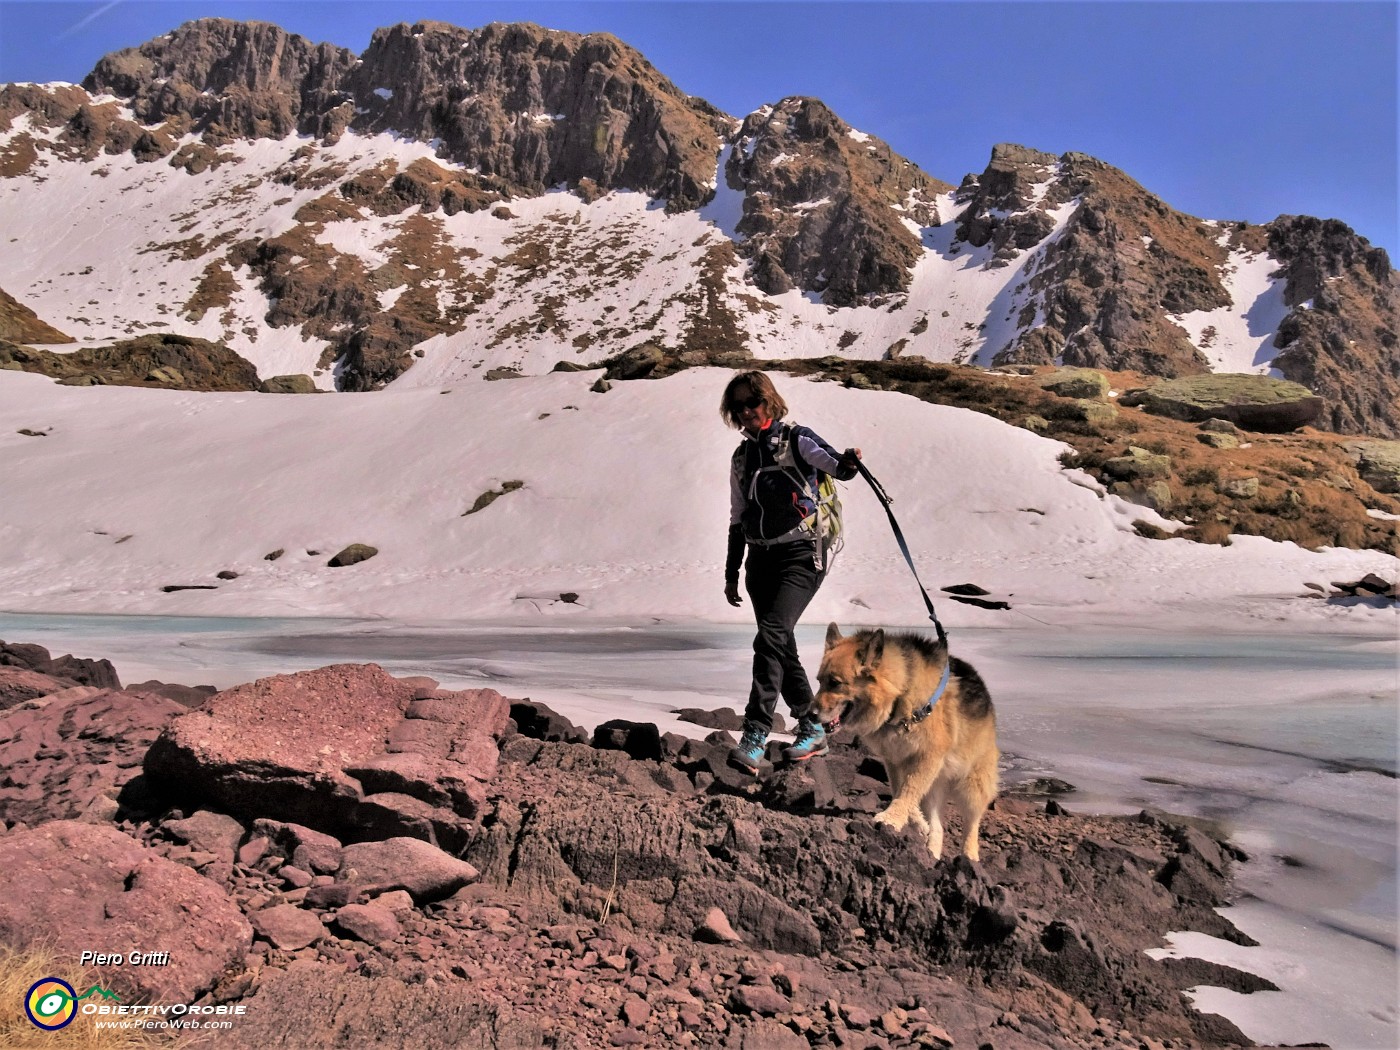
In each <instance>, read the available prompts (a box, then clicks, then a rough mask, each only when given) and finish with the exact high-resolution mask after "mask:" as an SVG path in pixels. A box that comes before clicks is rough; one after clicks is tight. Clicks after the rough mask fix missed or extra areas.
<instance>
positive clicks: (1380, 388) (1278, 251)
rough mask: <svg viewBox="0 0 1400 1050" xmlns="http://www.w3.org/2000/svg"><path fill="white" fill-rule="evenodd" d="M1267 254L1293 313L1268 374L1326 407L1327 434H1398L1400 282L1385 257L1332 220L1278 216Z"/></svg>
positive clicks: (1279, 338)
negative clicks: (1308, 393) (1363, 379)
mask: <svg viewBox="0 0 1400 1050" xmlns="http://www.w3.org/2000/svg"><path fill="white" fill-rule="evenodd" d="M1268 250H1269V254H1270V255H1271V256H1273V257H1274V258H1275V259H1277V260H1279V262H1280V263H1281V264H1282V265H1281V268H1280V270H1279V273H1280V275H1281V276H1282V277H1283V278H1284V279H1285V281H1286V283H1285V285H1284V293H1283V294H1284V301H1285V302H1286V303H1287V304H1288V305H1289V306H1290V307H1292V310H1291V312H1290V313H1289V314H1288V316H1287V317H1285V318H1284V320H1283V323H1282V324H1281V325H1279V331H1278V335H1277V336H1276V337H1275V344H1276V345H1277V346H1278V347H1279V348H1280V350H1281V353H1280V354H1279V355H1278V357H1277V358H1275V359H1274V367H1276V368H1278V369H1279V370H1280V371H1281V372H1282V373H1283V374H1284V375H1285V376H1287V377H1288V378H1289V379H1291V380H1293V381H1294V382H1297V383H1302V384H1303V385H1304V386H1306V387H1308V388H1309V389H1310V390H1312V391H1314V392H1315V393H1318V394H1321V395H1322V396H1323V397H1325V398H1326V399H1327V402H1328V414H1329V416H1330V418H1329V419H1328V420H1327V425H1328V426H1329V427H1330V428H1331V429H1333V430H1337V431H1340V432H1342V433H1348V432H1361V433H1368V432H1369V433H1395V432H1396V431H1397V430H1400V337H1398V336H1397V333H1400V276H1397V274H1396V272H1395V271H1394V270H1393V269H1391V267H1390V256H1389V255H1388V254H1387V253H1386V251H1385V249H1383V248H1373V247H1372V246H1371V244H1370V242H1369V241H1367V240H1366V239H1365V238H1364V237H1359V236H1357V235H1356V233H1355V232H1354V231H1353V230H1352V229H1351V228H1350V227H1349V226H1347V225H1346V224H1345V223H1341V222H1338V221H1337V220H1335V219H1315V218H1312V217H1311V216H1306V215H1280V216H1279V217H1278V218H1277V219H1275V220H1274V221H1273V222H1271V223H1270V224H1269V226H1268ZM1357 375H1364V376H1366V377H1367V382H1366V383H1365V384H1361V385H1358V384H1357V382H1356V377H1357Z"/></svg>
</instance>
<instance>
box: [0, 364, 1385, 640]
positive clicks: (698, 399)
mask: <svg viewBox="0 0 1400 1050" xmlns="http://www.w3.org/2000/svg"><path fill="white" fill-rule="evenodd" d="M727 375H728V373H726V372H723V371H719V370H715V369H693V370H689V371H686V372H683V373H681V374H679V375H676V376H673V377H671V378H668V379H664V380H657V381H651V382H632V383H620V384H616V385H615V386H614V387H613V389H612V390H611V391H610V392H608V393H606V394H597V393H593V392H591V391H590V390H589V387H590V385H591V384H592V381H593V378H594V376H593V375H591V374H589V373H587V372H584V373H556V374H552V375H545V376H540V377H534V378H525V379H516V380H508V381H501V382H495V383H486V382H473V383H468V384H464V385H462V386H460V387H458V388H456V389H453V390H451V391H450V392H447V393H443V392H440V391H439V390H437V389H411V388H404V389H396V388H393V389H390V390H387V391H384V392H382V393H379V394H373V395H364V396H359V397H349V396H328V397H315V396H303V397H276V396H268V395H257V394H216V393H204V394H192V393H183V392H171V391H156V390H140V389H131V388H116V387H110V388H89V389H75V388H69V387H61V386H57V385H55V384H54V383H52V382H51V381H50V380H48V379H46V378H43V377H39V376H34V375H28V374H24V373H18V372H5V371H0V461H3V462H4V463H5V476H4V499H3V501H0V550H3V551H4V552H5V556H4V558H3V559H0V595H3V596H4V598H3V601H0V605H2V606H3V607H5V608H8V609H11V610H48V611H82V612H97V611H107V612H143V613H198V614H219V615H239V614H261V615H299V614H308V615H309V614H327V615H361V616H381V615H382V616H393V617H398V618H406V619H420V620H422V619H449V618H450V619H511V618H525V619H534V618H537V617H541V616H544V617H550V618H554V619H559V620H573V619H578V620H591V621H597V620H600V619H601V620H614V621H615V620H626V621H629V622H639V621H642V622H644V621H646V620H648V619H653V618H654V619H661V620H685V619H704V620H716V621H744V620H746V619H747V618H748V616H749V613H748V610H747V609H740V610H733V609H730V608H729V606H727V605H726V604H725V602H724V599H723V595H722V564H723V558H724V536H725V531H726V525H727V497H726V495H725V493H726V470H727V463H728V455H729V452H730V450H731V449H732V448H733V445H734V443H735V440H736V437H735V435H734V434H733V432H731V431H728V430H726V429H725V428H724V427H723V426H722V425H721V423H720V421H719V418H718V413H717V407H718V400H719V395H720V391H721V389H722V387H723V384H724V381H725V379H726V377H727ZM783 389H784V391H785V393H786V395H787V396H788V399H789V402H790V404H791V405H792V408H793V418H795V419H797V420H798V421H800V422H803V423H806V424H808V425H810V426H813V427H814V428H815V429H816V430H817V431H818V432H819V433H821V434H822V435H823V436H824V437H826V438H827V440H829V441H831V442H832V443H833V444H835V445H837V446H838V447H844V446H848V445H858V446H860V447H861V448H862V449H863V451H864V455H865V461H866V463H867V464H868V465H869V467H870V468H871V469H872V471H873V472H874V473H875V474H876V476H877V477H879V478H880V479H881V480H882V481H883V482H884V484H885V485H886V487H887V488H888V490H889V491H890V493H891V494H892V495H893V496H894V498H895V500H896V503H895V511H896V513H897V515H898V517H899V520H900V522H901V524H902V526H903V528H904V530H905V533H906V535H907V536H908V538H909V541H910V544H911V547H912V549H913V552H914V556H915V559H916V561H917V563H918V566H919V570H920V574H921V576H922V577H923V579H924V580H925V582H926V583H928V584H929V585H930V586H931V587H935V588H936V587H939V586H946V585H951V584H958V583H967V582H972V583H977V584H979V585H981V586H982V587H985V588H986V589H988V590H989V591H991V592H992V595H993V596H994V597H997V598H1005V599H1006V600H1008V601H1009V602H1010V603H1011V605H1012V609H1011V610H1010V611H996V612H993V611H984V610H979V609H972V608H968V607H966V606H962V605H957V604H954V603H952V602H950V601H948V600H946V599H945V600H943V601H941V602H940V609H941V611H942V613H943V614H944V616H945V618H946V619H947V620H948V621H949V622H950V623H952V624H959V623H973V624H980V625H988V626H997V625H1005V626H1012V625H1016V624H1027V623H1029V622H1030V621H1029V620H1026V619H1024V617H1033V618H1034V619H1035V620H1037V621H1043V622H1047V623H1052V624H1055V623H1058V624H1068V623H1072V622H1082V621H1085V620H1089V621H1102V620H1105V619H1112V620H1113V621H1114V622H1120V623H1121V622H1124V621H1132V620H1133V619H1134V618H1136V617H1150V618H1151V621H1152V622H1154V623H1162V622H1168V621H1170V620H1171V618H1172V617H1173V616H1175V615H1178V614H1179V615H1181V616H1183V617H1188V618H1190V620H1191V622H1193V623H1195V624H1198V625H1199V624H1201V623H1212V622H1219V623H1230V622H1233V621H1235V620H1237V619H1238V618H1241V617H1247V618H1262V619H1265V620H1272V619H1274V618H1276V617H1302V618H1305V619H1308V620H1310V621H1314V622H1318V623H1325V622H1328V621H1335V622H1336V623H1338V624H1344V623H1356V622H1357V621H1356V620H1355V619H1351V618H1354V617H1362V618H1365V617H1381V616H1390V615H1393V614H1391V613H1388V612H1382V611H1380V610H1372V609H1366V608H1343V607H1341V606H1334V605H1329V604H1328V603H1326V602H1324V601H1322V600H1319V599H1303V598H1299V597H1297V596H1298V595H1299V594H1300V593H1303V584H1304V583H1305V582H1309V581H1313V582H1322V583H1326V582H1329V581H1330V580H1335V579H1355V578H1359V577H1360V576H1361V575H1364V574H1365V573H1366V572H1379V573H1382V574H1385V575H1386V576H1387V577H1393V576H1394V575H1395V573H1396V570H1397V564H1396V559H1394V558H1392V557H1390V556H1388V555H1384V554H1380V553H1378V552H1374V551H1365V552H1355V551H1345V550H1333V551H1327V552H1323V553H1310V552H1307V551H1304V550H1302V549H1300V548H1297V547H1295V546H1293V545H1291V544H1278V543H1273V542H1270V541H1266V540H1262V539H1255V538H1249V537H1237V538H1236V540H1235V542H1234V543H1233V545H1231V546H1230V547H1226V548H1222V547H1216V546H1208V545H1202V544H1194V543H1189V542H1187V541H1185V540H1165V541H1162V540H1147V539H1143V538H1141V537H1139V536H1138V535H1136V534H1135V533H1134V532H1133V530H1132V522H1133V520H1134V519H1135V518H1140V517H1147V518H1149V519H1151V520H1154V521H1158V522H1161V519H1156V518H1155V517H1154V516H1153V515H1152V514H1151V512H1149V511H1146V510H1144V509H1143V508H1141V507H1135V506H1132V505H1130V504H1127V503H1124V502H1122V501H1120V500H1118V499H1117V498H1116V497H1105V496H1104V495H1103V494H1102V493H1101V492H1100V491H1097V487H1096V486H1095V484H1094V483H1092V482H1090V481H1088V480H1087V479H1086V478H1085V476H1084V475H1082V474H1078V473H1076V472H1066V471H1065V470H1064V469H1063V468H1061V467H1060V465H1059V464H1058V461H1057V457H1058V455H1059V453H1060V452H1061V451H1062V446H1060V445H1058V444H1057V443H1055V442H1052V441H1048V440H1045V439H1043V438H1039V437H1037V436H1035V435H1033V434H1031V433H1029V432H1027V431H1025V430H1021V429H1018V428H1015V427H1011V426H1008V425H1006V424H1003V423H1000V422H997V421H996V420H993V419H991V418H989V417H986V416H983V415H980V414H977V413H973V412H968V411H964V410H958V409H951V408H944V407H940V406H934V405H929V404H925V403H923V402H920V401H916V400H914V399H912V398H907V397H903V396H901V395H898V394H893V393H887V392H880V391H862V390H852V389H846V388H844V387H840V386H837V385H835V384H822V383H815V382H806V381H799V380H787V381H785V382H784V383H783ZM21 429H28V430H32V431H36V432H40V431H42V432H44V433H45V436H42V437H35V436H25V435H22V434H19V433H18V431H19V430H21ZM507 482H522V483H523V485H521V486H520V487H518V488H514V487H511V486H507V484H506V483H507ZM508 488H511V489H512V490H510V491H506V490H507V489H508ZM486 492H500V493H502V494H501V495H500V496H499V497H498V498H497V499H496V500H495V501H494V502H492V503H491V504H490V505H489V506H486V507H485V508H484V509H482V510H479V511H477V512H476V513H471V514H466V513H465V512H467V511H468V510H470V509H471V508H472V507H473V505H474V504H475V503H476V501H477V499H478V497H479V496H481V495H482V494H483V493H486ZM844 493H845V496H844V500H845V505H846V519H847V527H848V533H849V536H850V539H849V541H848V547H847V550H846V551H845V552H843V554H842V555H841V556H840V558H839V559H838V562H837V566H836V569H835V571H834V573H833V575H832V577H831V578H830V579H829V580H828V582H827V584H826V585H825V586H824V587H823V589H822V591H821V592H820V594H819V595H818V597H817V599H816V601H815V603H814V605H813V606H812V608H811V609H810V610H809V612H808V614H807V618H808V619H809V620H812V621H816V622H820V621H821V620H823V619H835V620H839V621H841V622H842V623H886V624H900V623H905V624H917V623H919V622H921V621H922V620H923V619H924V613H923V607H922V603H921V601H920V599H919V597H918V592H917V590H916V589H915V586H914V583H913V580H912V577H910V575H909V574H908V570H907V568H906V567H905V565H904V563H903V561H902V559H901V558H900V556H899V553H898V549H897V548H896V546H895V544H894V541H893V538H892V536H891V534H890V532H889V529H888V525H887V523H886V521H885V517H884V514H883V511H882V510H881V509H880V506H879V504H878V503H877V502H876V501H875V499H874V497H873V496H872V495H871V493H870V492H869V490H868V489H867V488H866V487H865V486H864V485H862V484H860V483H858V482H857V483H851V484H848V485H847V486H845V489H844ZM351 543H366V544H370V545H372V546H374V547H376V548H378V550H379V554H378V555H377V556H376V557H374V558H372V559H370V560H369V561H366V562H362V563H360V564H358V565H354V566H349V567H343V568H330V567H328V566H327V564H326V563H327V561H329V560H330V558H331V556H332V555H334V554H336V553H337V552H338V551H339V550H340V549H341V548H342V547H344V546H346V545H348V544H351ZM277 550H282V551H284V552H285V553H284V554H283V555H282V556H281V557H279V558H277V559H276V560H273V561H269V560H265V556H266V555H268V554H270V553H272V552H274V551H277ZM311 551H316V552H318V553H316V554H312V553H310V552H311ZM220 572H233V573H237V574H238V576H237V578H236V579H228V580H221V579H219V578H218V574H219V573H220ZM167 586H202V587H216V588H217V589H215V590H182V591H175V592H171V593H166V592H164V591H163V590H162V588H164V587H167ZM561 594H573V595H576V596H577V598H576V600H561V599H560V595H561Z"/></svg>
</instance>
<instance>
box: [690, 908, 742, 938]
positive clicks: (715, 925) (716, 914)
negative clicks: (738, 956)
mask: <svg viewBox="0 0 1400 1050" xmlns="http://www.w3.org/2000/svg"><path fill="white" fill-rule="evenodd" d="M695 939H696V940H697V941H704V942H705V943H706V944H736V943H738V942H740V941H742V940H743V938H742V937H740V936H739V935H738V934H737V933H735V932H734V927H733V926H731V925H730V924H729V916H727V915H725V914H724V912H723V911H721V910H720V909H719V908H711V909H710V910H709V911H707V912H706V913H705V917H704V918H703V919H702V920H701V921H700V925H699V926H697V927H696V928H695Z"/></svg>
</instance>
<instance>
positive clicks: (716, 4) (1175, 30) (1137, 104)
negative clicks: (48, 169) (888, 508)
mask: <svg viewBox="0 0 1400 1050" xmlns="http://www.w3.org/2000/svg"><path fill="white" fill-rule="evenodd" d="M209 16H219V17H225V18H239V19H257V20H263V21H269V22H275V23H277V24H278V25H281V26H282V27H284V28H286V29H288V30H290V31H292V32H296V33H300V34H302V35H303V36H306V37H309V38H311V39H312V40H314V41H317V42H320V41H329V42H331V43H335V44H339V45H341V46H343V47H348V48H351V49H352V50H354V51H356V52H360V51H363V50H364V48H365V47H366V45H367V44H368V42H369V38H370V34H371V33H372V32H373V30H374V29H375V28H376V27H378V26H383V25H391V24H394V23H396V22H405V21H416V20H419V19H438V20H441V21H445V22H452V23H454V24H456V25H460V26H467V27H473V26H479V25H484V24H485V23H487V22H492V21H505V22H510V21H531V22H537V23H539V24H541V25H546V26H550V27H552V28H556V29H567V30H573V31H576V32H592V31H606V32H611V33H614V34H615V35H617V36H618V37H620V38H622V39H623V40H624V41H626V42H627V43H629V44H631V45H632V46H634V47H636V48H637V49H638V50H640V51H641V52H642V53H643V54H645V55H646V56H647V58H649V59H650V60H651V62H652V63H653V64H654V65H655V66H656V67H657V68H658V69H659V70H661V72H662V73H663V74H665V75H666V76H668V77H670V78H671V80H673V81H674V82H675V83H676V84H677V85H678V86H679V87H680V88H681V89H682V90H685V91H687V92H689V93H691V94H694V95H699V96H701V97H703V98H706V99H708V100H709V101H711V102H713V103H714V104H715V105H717V106H719V107H720V108H721V109H723V110H725V111H726V112H728V113H731V114H734V115H735V116H743V115H744V114H746V113H748V112H750V111H752V110H754V109H756V108H758V107H759V106H760V105H763V104H764V103H767V102H774V101H776V100H778V99H779V98H782V97H783V96H785V95H794V94H804V95H814V96H816V97H818V98H820V99H822V100H823V101H824V102H826V103H827V104H828V105H829V106H831V108H832V109H833V110H835V111H836V113H837V114H838V115H840V116H841V117H842V118H843V119H845V120H846V121H847V122H849V123H850V124H852V125H854V126H855V127H857V128H859V129H860V130H862V131H866V132H869V133H871V134H874V135H878V136H879V137H880V138H883V139H885V140H886V141H887V142H889V143H890V145H891V146H892V147H893V148H894V149H895V150H897V151H898V152H900V153H902V154H904V155H905V156H907V157H909V158H910V159H911V160H913V161H914V162H915V163H917V164H918V165H919V166H920V167H921V168H923V169H924V170H925V171H927V172H928V173H929V174H931V175H934V176H936V177H938V178H941V179H945V180H947V181H949V182H954V183H956V182H957V181H959V180H960V179H961V178H962V176H963V175H964V174H966V173H967V172H970V171H981V170H982V169H983V168H984V167H985V166H986V163H987V158H988V156H989V154H990V151H991V148H992V146H993V145H994V144H996V143H998V142H1017V143H1021V144H1022V145H1026V146H1032V147H1035V148H1037V149H1042V150H1047V151H1049V152H1052V153H1063V152H1066V151H1069V150H1077V151H1079V152H1083V153H1089V154H1092V155H1094V156H1096V157H1099V158H1100V159H1102V160H1104V161H1107V162H1108V163H1110V164H1112V165H1114V166H1116V167H1118V168H1121V169H1123V170H1124V171H1126V172H1127V173H1128V174H1129V175H1130V176H1132V177H1133V178H1134V179H1136V180H1137V181H1138V182H1140V183H1142V184H1143V185H1144V186H1146V187H1147V188H1148V189H1149V190H1151V191H1152V192H1154V193H1156V194H1157V195H1158V196H1160V197H1161V198H1162V199H1163V200H1165V201H1166V202H1167V203H1168V204H1170V205H1172V206H1173V207H1175V208H1178V209H1180V210H1182V211H1186V212H1189V213H1191V214H1193V215H1197V216H1200V217H1202V218H1212V219H1244V220H1247V221H1250V222H1267V221H1269V220H1270V219H1272V218H1274V217H1275V216H1277V215H1279V214H1283V213H1293V214H1307V215H1317V216H1320V217H1324V218H1338V219H1341V220H1342V221H1344V222H1346V223H1347V224H1348V225H1350V226H1352V227H1353V228H1354V229H1356V230H1357V232H1358V233H1360V234H1361V235H1362V236H1364V237H1366V238H1367V239H1369V240H1370V241H1371V242H1372V243H1373V244H1377V245H1380V246H1381V247H1384V248H1386V249H1387V250H1388V251H1389V252H1390V254H1391V257H1392V262H1394V261H1396V260H1397V258H1400V254H1397V252H1398V250H1400V232H1398V231H1397V227H1398V226H1400V222H1398V221H1397V204H1396V198H1397V68H1400V67H1397V4H1395V3H1394V2H1393V0H1374V2H1370V0H1368V2H1347V0H1340V2H1310V0H1298V2H1294V0H1271V2H1248V3H1242V2H1228V0H1223V2H1213V0H1203V2H1163V0H1158V2H1131V0H1130V2H1120V0H1098V2H1083V0H1066V2H1058V0H1043V2H1004V0H978V2H932V0H925V2H904V3H882V2H854V0H843V2H827V3H823V2H802V3H797V2H765V3H759V2H750V0H729V2H724V0H709V2H704V3H691V2H664V0H637V2H612V3H589V2H567V3H564V2H538V3H534V2H516V3H504V2H503V3H492V2H467V0H457V2H421V3H419V2H412V0H397V2H396V0H115V2H110V0H104V2H54V0H43V2H29V0H0V81H6V82H7V81H25V80H34V81H49V80H68V81H79V80H81V79H82V78H83V77H84V76H85V75H86V74H87V73H88V71H89V70H90V69H91V68H92V66H93V65H94V63H95V62H96V61H97V59H98V58H99V57H101V56H102V55H103V54H105V53H107V52H109V51H113V50H117V49H119V48H123V47H134V46H136V45H138V44H141V43H143V42H145V41H146V40H149V39H151V38H152V37H154V36H158V35H159V34H161V33H163V32H165V31H167V30H169V29H171V28H173V27H174V26H176V25H178V24H180V23H181V22H184V21H187V20H189V19H192V18H200V17H209Z"/></svg>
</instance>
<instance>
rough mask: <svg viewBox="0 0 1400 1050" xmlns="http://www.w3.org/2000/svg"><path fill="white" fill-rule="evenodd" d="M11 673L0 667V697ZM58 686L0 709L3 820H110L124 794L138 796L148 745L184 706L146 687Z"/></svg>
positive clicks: (29, 673) (140, 796)
mask: <svg viewBox="0 0 1400 1050" xmlns="http://www.w3.org/2000/svg"><path fill="white" fill-rule="evenodd" d="M16 671H17V669H15V668H0V695H3V694H4V691H5V683H6V679H7V678H9V679H10V681H11V685H12V687H13V686H14V685H17V684H20V683H16V682H14V672H16ZM7 672H8V673H7ZM18 674H20V675H27V676H30V678H32V679H42V678H43V676H40V675H37V674H35V673H34V672H32V671H27V672H18ZM48 681H50V682H53V681H54V680H53V679H49V680H48ZM25 684H28V683H25ZM55 684H58V685H59V688H58V689H56V690H51V691H48V692H45V693H43V694H40V696H38V697H31V698H29V700H30V701H31V702H27V703H20V704H18V705H16V706H14V707H12V708H11V709H10V710H7V711H4V712H2V713H0V769H4V770H5V773H4V776H3V777H0V820H5V821H9V822H10V823H12V824H13V823H15V822H17V821H22V822H23V823H26V824H38V823H41V822H43V821H46V820H67V819H75V818H81V819H89V820H90V819H96V820H107V819H111V818H112V817H113V816H115V815H116V814H117V813H118V812H119V811H120V810H121V808H122V802H121V800H123V799H126V800H141V799H143V797H144V796H143V794H142V792H141V791H140V790H139V787H140V785H139V784H138V785H133V784H131V782H132V781H133V780H134V779H136V778H138V777H139V776H140V775H141V761H142V759H143V758H145V755H146V750H147V749H148V748H149V747H150V746H151V742H152V741H154V740H155V738H156V737H157V735H159V733H160V731H161V730H162V729H163V728H165V725H166V723H168V722H169V721H170V719H172V718H173V717H175V715H177V714H180V713H182V712H183V711H184V710H185V708H184V707H182V706H181V705H180V704H178V703H176V702H175V701H174V700H168V699H166V698H165V697H163V696H156V695H154V694H151V693H133V692H116V691H114V690H110V689H97V688H94V687H92V686H76V687H74V686H72V685H71V683H65V684H66V685H68V687H67V688H64V684H59V683H55Z"/></svg>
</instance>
